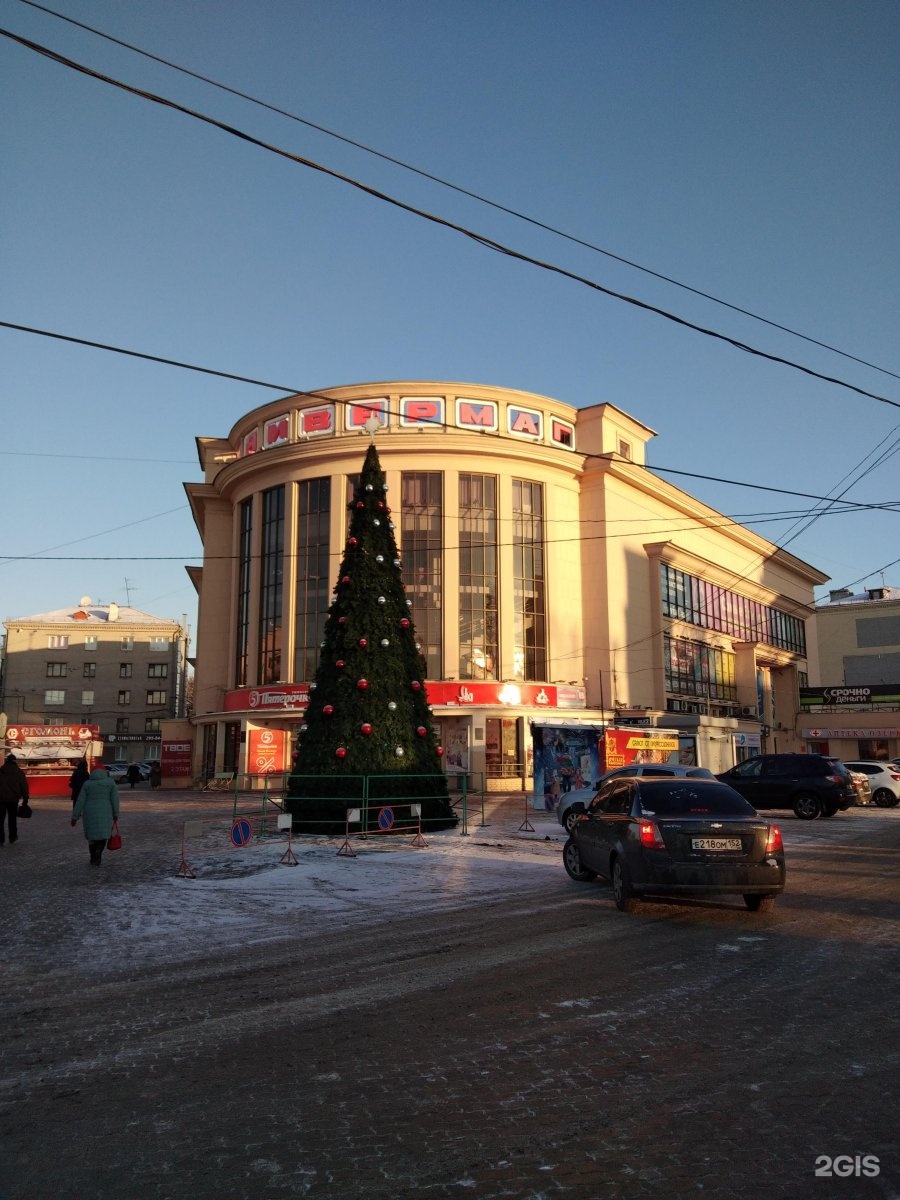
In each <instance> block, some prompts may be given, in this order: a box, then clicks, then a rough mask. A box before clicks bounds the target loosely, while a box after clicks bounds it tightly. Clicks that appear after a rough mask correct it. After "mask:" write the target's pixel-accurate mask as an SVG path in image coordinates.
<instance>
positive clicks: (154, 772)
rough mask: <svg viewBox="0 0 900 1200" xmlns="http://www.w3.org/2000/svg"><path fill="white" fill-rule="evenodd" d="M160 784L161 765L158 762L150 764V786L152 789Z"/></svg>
mask: <svg viewBox="0 0 900 1200" xmlns="http://www.w3.org/2000/svg"><path fill="white" fill-rule="evenodd" d="M161 784H162V767H161V766H160V765H159V763H158V762H152V763H151V764H150V786H151V788H153V790H154V791H156V789H157V788H158V787H159V786H160V785H161Z"/></svg>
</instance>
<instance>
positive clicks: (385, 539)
mask: <svg viewBox="0 0 900 1200" xmlns="http://www.w3.org/2000/svg"><path fill="white" fill-rule="evenodd" d="M349 509H350V522H349V531H348V534H347V542H346V545H345V547H344V558H343V561H342V563H341V566H340V570H339V571H338V577H337V582H336V584H335V587H334V599H333V601H332V603H331V607H330V608H329V610H328V619H327V621H326V624H325V636H324V641H323V642H322V644H321V648H320V650H321V652H320V655H319V665H318V669H317V671H316V678H315V681H314V682H313V683H312V684H311V685H310V689H311V690H310V699H309V705H308V708H307V710H306V713H305V714H304V719H303V724H302V725H301V727H300V734H299V738H298V742H297V747H296V752H295V756H294V763H293V769H292V774H291V778H290V782H289V785H288V798H287V807H288V809H289V811H290V812H291V814H292V816H293V818H294V827H295V828H296V829H300V830H306V831H311V832H320V833H321V832H326V833H328V832H331V833H333V832H343V830H344V827H345V817H346V810H347V809H348V808H361V810H362V815H361V821H362V822H364V823H365V825H366V827H367V828H371V829H375V828H376V827H377V824H376V823H377V820H378V814H379V811H380V810H381V808H382V807H386V806H388V805H390V806H392V810H393V812H394V813H395V820H394V825H393V828H394V829H403V828H409V827H411V826H415V825H417V824H418V816H416V815H414V813H413V812H412V810H411V808H410V806H411V805H412V804H418V805H421V820H422V828H423V830H424V831H427V830H428V829H436V828H445V827H448V826H451V825H455V824H456V820H457V818H456V815H455V814H454V812H453V809H452V807H451V805H450V802H449V799H448V796H447V781H446V776H445V775H444V773H443V771H442V770H441V755H442V750H441V748H440V747H439V746H438V744H437V738H436V737H435V731H434V724H433V720H432V715H431V710H430V708H429V706H428V697H427V694H426V688H425V679H424V675H425V660H424V657H423V655H422V654H421V651H420V647H419V645H418V643H417V642H416V631H415V628H414V626H413V622H412V618H411V617H410V604H409V602H408V601H407V599H406V593H405V591H404V588H403V577H402V570H401V562H400V557H399V554H398V551H397V543H396V540H395V538H394V524H393V522H392V520H391V510H390V507H389V505H388V500H387V484H386V483H385V481H384V472H383V471H382V469H381V464H380V462H379V460H378V454H377V452H376V450H375V445H374V442H373V443H372V445H370V446H369V449H368V452H367V454H366V458H365V462H364V464H363V469H362V474H361V476H360V480H359V485H358V486H357V488H356V492H355V495H354V497H353V500H352V501H351V502H350V505H349Z"/></svg>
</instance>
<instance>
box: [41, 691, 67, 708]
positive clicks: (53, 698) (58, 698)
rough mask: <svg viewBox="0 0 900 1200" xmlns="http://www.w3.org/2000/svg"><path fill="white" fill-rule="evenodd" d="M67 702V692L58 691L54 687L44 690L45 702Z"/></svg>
mask: <svg viewBox="0 0 900 1200" xmlns="http://www.w3.org/2000/svg"><path fill="white" fill-rule="evenodd" d="M65 702H66V693H65V692H60V691H56V690H54V689H52V688H48V689H47V690H46V691H45V692H44V703H45V704H65Z"/></svg>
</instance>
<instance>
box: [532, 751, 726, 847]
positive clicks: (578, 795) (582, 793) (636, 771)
mask: <svg viewBox="0 0 900 1200" xmlns="http://www.w3.org/2000/svg"><path fill="white" fill-rule="evenodd" d="M621 775H646V776H648V777H649V776H651V775H655V776H657V777H658V776H669V777H671V776H673V775H680V776H682V777H688V778H690V779H715V775H713V773H712V771H709V770H707V768H706V767H682V766H679V765H678V764H677V763H671V764H670V763H633V764H632V765H631V766H630V767H615V768H614V769H613V770H612V771H607V772H606V774H605V775H601V776H600V778H599V779H598V780H597V782H596V783H595V784H594V786H593V787H592V788H579V790H578V791H577V792H565V793H564V794H563V795H562V796H560V798H559V804H558V805H557V806H556V819H557V820H558V821H559V823H560V825H562V826H563V828H564V829H565V830H567V831H568V832H569V833H571V832H572V826H573V825H574V824H575V822H576V821H577V820H578V818H579V817H580V816H583V815H584V813H585V812H586V811H587V806H588V805H589V804H590V802H591V801H592V800H593V798H594V796H596V794H597V792H598V790H599V789H600V787H601V786H602V785H603V784H604V783H606V781H607V779H618V778H619V776H621Z"/></svg>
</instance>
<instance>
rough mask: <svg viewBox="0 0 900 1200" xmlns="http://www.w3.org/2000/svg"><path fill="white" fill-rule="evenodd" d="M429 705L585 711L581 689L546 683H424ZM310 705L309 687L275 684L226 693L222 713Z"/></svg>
mask: <svg viewBox="0 0 900 1200" xmlns="http://www.w3.org/2000/svg"><path fill="white" fill-rule="evenodd" d="M425 688H426V691H427V693H428V703H429V704H432V705H435V704H439V705H444V706H447V707H449V708H471V707H477V706H479V705H481V706H492V707H493V706H496V705H498V704H499V705H505V706H507V707H510V708H515V707H518V706H525V707H526V708H584V706H585V689H584V688H583V687H559V686H557V685H556V684H549V683H510V682H506V683H503V682H498V681H497V680H493V681H491V682H485V681H478V682H475V681H473V682H471V683H444V682H434V683H429V682H426V684H425ZM307 704H309V684H306V683H278V684H270V685H269V686H268V687H260V688H235V690H234V691H231V692H226V693H225V699H224V702H223V709H224V711H225V712H276V711H277V712H281V713H284V712H285V711H288V712H295V713H297V715H298V716H302V713H303V710H304V709H305V708H306V706H307Z"/></svg>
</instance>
